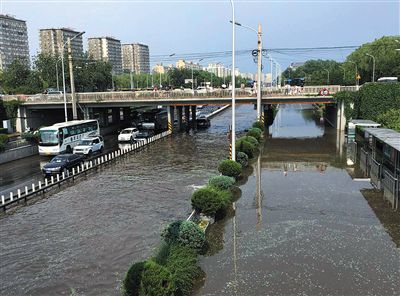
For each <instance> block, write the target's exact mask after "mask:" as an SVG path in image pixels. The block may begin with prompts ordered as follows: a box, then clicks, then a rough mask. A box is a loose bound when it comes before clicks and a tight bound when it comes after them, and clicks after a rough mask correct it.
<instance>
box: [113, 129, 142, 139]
mask: <svg viewBox="0 0 400 296" xmlns="http://www.w3.org/2000/svg"><path fill="white" fill-rule="evenodd" d="M138 134H139V130H138V129H137V128H136V127H130V128H126V129H123V130H122V131H121V132H120V133H119V135H118V142H134V140H135V138H136V136H137V135H138Z"/></svg>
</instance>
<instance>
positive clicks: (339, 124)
mask: <svg viewBox="0 0 400 296" xmlns="http://www.w3.org/2000/svg"><path fill="white" fill-rule="evenodd" d="M336 116H337V120H336V130H338V131H344V130H345V127H346V116H345V115H344V102H343V101H342V102H338V104H337V111H336Z"/></svg>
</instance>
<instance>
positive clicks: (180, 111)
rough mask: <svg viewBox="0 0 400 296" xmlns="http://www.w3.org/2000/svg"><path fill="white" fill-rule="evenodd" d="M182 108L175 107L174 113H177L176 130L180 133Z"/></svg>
mask: <svg viewBox="0 0 400 296" xmlns="http://www.w3.org/2000/svg"><path fill="white" fill-rule="evenodd" d="M182 108H183V107H182V106H177V107H176V109H177V110H176V111H177V116H178V118H177V120H178V130H179V131H181V130H182Z"/></svg>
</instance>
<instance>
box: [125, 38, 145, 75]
mask: <svg viewBox="0 0 400 296" xmlns="http://www.w3.org/2000/svg"><path fill="white" fill-rule="evenodd" d="M122 69H123V70H124V71H128V72H131V71H132V72H134V73H136V74H143V73H146V74H150V53H149V47H148V46H147V45H145V44H140V43H134V44H122Z"/></svg>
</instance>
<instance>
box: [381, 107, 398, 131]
mask: <svg viewBox="0 0 400 296" xmlns="http://www.w3.org/2000/svg"><path fill="white" fill-rule="evenodd" d="M377 121H378V122H379V123H381V124H382V125H383V127H386V128H390V129H393V130H396V131H398V132H400V108H399V109H390V110H389V111H387V112H385V113H382V114H381V115H379V116H378V119H377Z"/></svg>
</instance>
